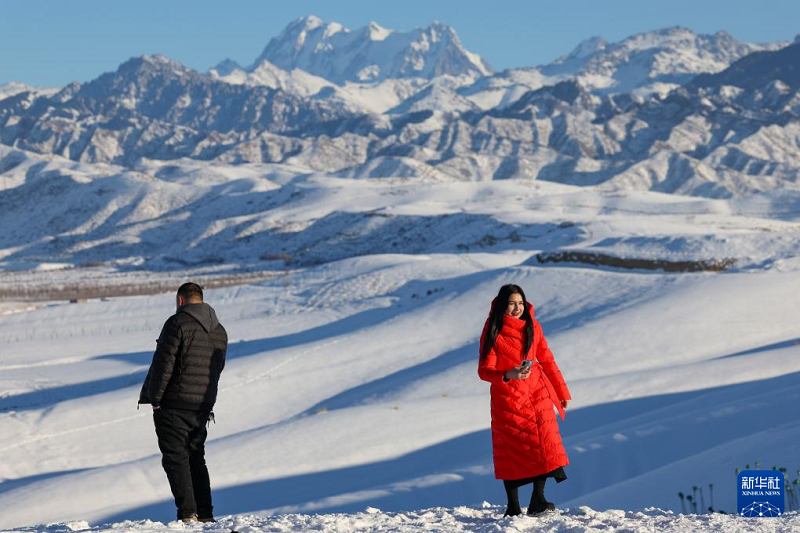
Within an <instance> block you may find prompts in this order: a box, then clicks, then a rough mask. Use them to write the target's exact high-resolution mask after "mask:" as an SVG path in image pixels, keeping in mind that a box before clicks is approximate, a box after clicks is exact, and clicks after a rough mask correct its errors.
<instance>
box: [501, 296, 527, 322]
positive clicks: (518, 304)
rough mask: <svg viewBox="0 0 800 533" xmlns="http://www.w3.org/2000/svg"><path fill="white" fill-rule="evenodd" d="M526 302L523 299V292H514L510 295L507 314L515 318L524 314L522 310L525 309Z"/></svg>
mask: <svg viewBox="0 0 800 533" xmlns="http://www.w3.org/2000/svg"><path fill="white" fill-rule="evenodd" d="M524 306H525V303H524V302H523V301H522V295H521V294H512V295H511V296H509V297H508V307H507V308H506V314H507V315H509V316H513V317H514V318H519V317H521V316H522V312H523V311H524V310H525V309H524Z"/></svg>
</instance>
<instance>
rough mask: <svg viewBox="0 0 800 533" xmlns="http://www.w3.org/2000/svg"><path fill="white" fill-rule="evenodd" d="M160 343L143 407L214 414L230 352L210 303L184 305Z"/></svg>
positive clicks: (146, 382) (142, 396) (146, 383)
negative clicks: (223, 371) (211, 411)
mask: <svg viewBox="0 0 800 533" xmlns="http://www.w3.org/2000/svg"><path fill="white" fill-rule="evenodd" d="M156 342H157V343H158V346H157V347H156V351H155V353H154V354H153V362H152V364H151V365H150V370H149V371H148V372H147V377H146V378H145V380H144V385H143V386H142V392H141V394H140V395H139V403H140V404H141V403H149V404H152V405H160V406H162V407H172V408H175V409H191V410H209V411H210V410H211V409H212V408H213V407H214V402H216V400H217V384H218V382H219V375H220V374H221V373H222V369H223V368H224V367H225V353H226V352H227V349H228V334H227V333H226V332H225V328H223V327H222V324H220V323H219V320H217V315H216V313H215V312H214V309H213V308H212V307H211V306H210V305H208V304H207V303H199V304H187V305H184V306H183V307H181V308H179V309H178V312H177V313H175V314H174V315H172V316H171V317H169V319H168V320H167V321H166V323H165V324H164V328H163V329H162V330H161V335H160V336H159V337H158V340H157V341H156Z"/></svg>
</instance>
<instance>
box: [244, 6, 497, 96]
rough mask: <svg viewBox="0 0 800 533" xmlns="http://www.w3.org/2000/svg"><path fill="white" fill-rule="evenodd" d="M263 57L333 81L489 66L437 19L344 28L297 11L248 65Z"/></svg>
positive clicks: (481, 70) (472, 71) (476, 70)
mask: <svg viewBox="0 0 800 533" xmlns="http://www.w3.org/2000/svg"><path fill="white" fill-rule="evenodd" d="M264 61H269V62H270V63H272V64H273V65H276V66H278V67H280V68H282V69H284V70H289V71H291V70H294V69H296V68H299V69H301V70H304V71H306V72H308V73H310V74H314V75H316V76H319V77H322V78H325V79H328V80H330V81H333V82H335V83H339V84H342V83H344V82H346V81H355V82H374V81H380V80H384V79H387V78H409V77H414V78H427V79H431V78H433V77H436V76H441V75H451V76H460V75H472V76H483V75H487V74H490V73H491V72H492V69H491V67H490V66H489V65H488V63H486V61H485V60H484V59H483V58H481V57H480V56H479V55H477V54H474V53H471V52H469V51H467V50H466V49H465V48H464V46H463V45H462V44H461V40H460V39H459V38H458V34H456V31H455V30H454V29H453V28H452V27H450V26H447V25H446V24H442V23H440V22H434V23H433V24H431V25H430V26H428V27H427V28H417V29H414V30H412V31H409V32H398V31H394V30H390V29H387V28H383V27H381V26H380V25H378V24H377V23H375V22H370V23H369V24H368V25H366V26H364V27H363V28H360V29H357V30H350V29H348V28H346V27H344V26H342V25H341V24H338V23H336V22H330V23H325V22H323V21H322V20H320V19H319V18H317V17H314V16H307V17H301V18H299V19H297V20H295V21H294V22H292V23H291V24H289V26H287V27H286V29H284V30H283V32H282V33H281V34H280V35H279V36H277V37H275V38H274V39H272V40H271V41H270V42H269V44H267V46H266V48H264V51H263V52H262V53H261V55H259V56H258V57H257V58H256V60H255V61H254V62H253V64H252V65H251V66H250V67H249V70H251V71H252V70H255V69H257V68H258V67H259V66H260V65H261V64H262V63H263V62H264Z"/></svg>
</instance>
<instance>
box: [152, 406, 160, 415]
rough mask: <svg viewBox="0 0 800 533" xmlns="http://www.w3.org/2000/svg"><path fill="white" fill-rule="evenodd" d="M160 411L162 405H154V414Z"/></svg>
mask: <svg viewBox="0 0 800 533" xmlns="http://www.w3.org/2000/svg"><path fill="white" fill-rule="evenodd" d="M159 409H161V406H160V405H154V406H153V412H154V413H155V412H156V411H158V410H159Z"/></svg>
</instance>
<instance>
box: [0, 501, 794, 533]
mask: <svg viewBox="0 0 800 533" xmlns="http://www.w3.org/2000/svg"><path fill="white" fill-rule="evenodd" d="M502 512H503V508H502V507H500V506H496V505H491V504H489V503H485V502H484V504H482V505H480V506H479V507H477V508H473V507H464V506H461V507H456V508H452V509H449V508H443V507H437V508H431V509H423V510H419V511H407V512H384V511H381V510H380V509H376V508H374V507H367V508H366V509H365V510H364V511H361V512H357V513H351V514H344V513H331V514H314V515H302V514H284V515H276V516H273V517H259V516H256V515H242V516H235V517H234V516H230V517H225V518H222V519H220V520H219V521H218V522H217V523H216V524H202V525H195V526H194V527H192V526H188V525H183V524H178V523H177V522H172V523H168V524H164V523H163V522H154V521H152V520H128V521H125V522H121V523H116V524H104V525H100V526H94V527H92V526H90V525H89V523H88V522H86V521H75V522H66V523H59V524H51V525H49V526H47V527H38V528H30V527H24V528H18V529H16V530H15V531H17V532H20V533H27V532H33V531H36V532H43V533H72V532H77V531H86V532H89V531H91V532H92V533H101V532H109V533H123V532H128V531H129V532H131V533H149V532H154V533H163V532H164V531H203V532H204V533H215V532H223V533H229V532H231V531H238V532H239V533H260V532H275V533H283V532H301V531H336V532H347V531H385V532H400V533H403V532H417V531H432V532H441V533H448V532H451V531H470V532H477V533H482V532H487V533H488V532H492V533H495V532H500V531H504V532H508V533H514V532H521V531H552V532H561V531H570V532H575V533H577V532H592V531H604V532H614V531H619V532H626V533H652V532H653V531H669V532H672V533H684V532H685V533H694V532H697V531H720V532H727V531H735V532H736V533H791V532H793V531H797V530H798V528H800V516H798V515H797V513H796V512H794V513H792V516H788V515H787V516H786V517H785V518H783V519H777V518H773V519H766V520H764V519H747V518H741V517H738V516H735V515H730V516H728V515H722V514H707V515H683V514H676V513H673V512H672V511H664V510H661V509H656V508H650V509H644V510H642V511H620V510H609V511H595V510H593V509H591V508H589V507H587V506H585V505H584V506H580V507H578V508H577V509H567V510H564V511H561V512H559V513H558V514H551V515H547V516H543V517H516V518H505V519H502V520H498V519H497V516H498V513H502Z"/></svg>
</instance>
